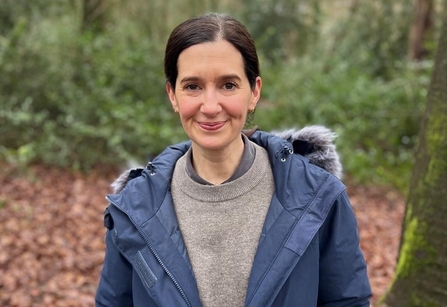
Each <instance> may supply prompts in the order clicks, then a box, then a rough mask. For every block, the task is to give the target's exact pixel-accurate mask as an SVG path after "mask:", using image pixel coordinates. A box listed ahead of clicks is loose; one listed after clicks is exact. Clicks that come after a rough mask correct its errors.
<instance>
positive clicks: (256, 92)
mask: <svg viewBox="0 0 447 307" xmlns="http://www.w3.org/2000/svg"><path fill="white" fill-rule="evenodd" d="M261 88H262V79H261V77H259V76H258V77H256V81H255V86H254V87H253V89H252V91H251V102H250V105H249V106H248V110H250V111H254V109H255V108H256V105H257V104H258V101H259V98H261Z"/></svg>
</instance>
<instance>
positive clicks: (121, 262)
mask: <svg viewBox="0 0 447 307" xmlns="http://www.w3.org/2000/svg"><path fill="white" fill-rule="evenodd" d="M114 231H115V230H114V229H111V230H107V234H106V254H105V258H104V265H103V268H102V272H101V277H100V281H99V285H98V289H97V291H96V297H95V303H96V304H95V306H96V307H114V306H116V307H131V306H133V301H132V266H131V264H130V263H129V262H128V261H127V259H125V258H124V257H123V255H121V253H120V252H119V250H118V248H117V247H116V245H115V243H114V242H113V235H114Z"/></svg>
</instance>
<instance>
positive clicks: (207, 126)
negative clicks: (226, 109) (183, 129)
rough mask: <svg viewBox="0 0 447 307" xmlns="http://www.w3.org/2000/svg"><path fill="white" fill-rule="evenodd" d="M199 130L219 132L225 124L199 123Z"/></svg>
mask: <svg viewBox="0 0 447 307" xmlns="http://www.w3.org/2000/svg"><path fill="white" fill-rule="evenodd" d="M198 124H199V126H200V128H202V129H204V130H207V131H215V130H219V129H220V128H222V127H223V126H224V125H225V122H224V121H223V122H199V123H198Z"/></svg>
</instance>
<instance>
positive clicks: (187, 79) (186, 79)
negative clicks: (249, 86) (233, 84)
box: [180, 74, 241, 83]
mask: <svg viewBox="0 0 447 307" xmlns="http://www.w3.org/2000/svg"><path fill="white" fill-rule="evenodd" d="M232 79H236V80H238V81H241V78H240V77H239V76H238V75H236V74H229V75H222V76H219V77H218V80H219V81H222V80H232ZM200 80H202V78H200V77H196V76H190V77H184V78H183V79H182V80H180V83H185V82H198V81H200Z"/></svg>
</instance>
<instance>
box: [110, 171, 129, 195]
mask: <svg viewBox="0 0 447 307" xmlns="http://www.w3.org/2000/svg"><path fill="white" fill-rule="evenodd" d="M131 171H132V170H131V169H128V170H126V171H124V172H123V173H122V174H121V175H120V176H119V177H118V179H116V180H115V181H114V182H113V183H112V184H111V185H110V186H111V187H112V189H113V193H115V194H118V193H119V192H121V191H122V190H123V189H124V187H125V186H126V184H127V182H128V181H129V175H130V172H131Z"/></svg>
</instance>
